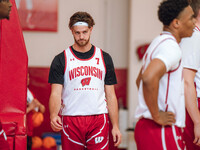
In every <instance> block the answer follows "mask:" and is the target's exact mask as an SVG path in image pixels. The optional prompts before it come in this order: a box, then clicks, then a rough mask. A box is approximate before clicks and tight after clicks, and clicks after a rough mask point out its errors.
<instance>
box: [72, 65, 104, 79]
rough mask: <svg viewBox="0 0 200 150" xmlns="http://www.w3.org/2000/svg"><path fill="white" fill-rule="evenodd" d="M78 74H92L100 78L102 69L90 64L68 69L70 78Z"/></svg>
mask: <svg viewBox="0 0 200 150" xmlns="http://www.w3.org/2000/svg"><path fill="white" fill-rule="evenodd" d="M80 76H93V77H96V78H99V79H100V80H102V77H103V71H102V70H101V69H99V68H96V67H92V66H81V67H77V68H73V69H72V70H70V71H69V79H70V80H72V79H74V78H76V77H80Z"/></svg>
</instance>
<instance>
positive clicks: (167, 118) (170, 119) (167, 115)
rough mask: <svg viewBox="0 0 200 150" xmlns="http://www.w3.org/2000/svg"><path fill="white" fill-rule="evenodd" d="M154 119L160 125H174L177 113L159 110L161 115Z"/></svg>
mask: <svg viewBox="0 0 200 150" xmlns="http://www.w3.org/2000/svg"><path fill="white" fill-rule="evenodd" d="M154 121H155V122H156V123H158V124H160V125H163V126H166V125H170V126H171V125H173V124H174V123H175V122H176V119H175V115H174V113H172V112H163V111H159V116H158V117H157V118H154Z"/></svg>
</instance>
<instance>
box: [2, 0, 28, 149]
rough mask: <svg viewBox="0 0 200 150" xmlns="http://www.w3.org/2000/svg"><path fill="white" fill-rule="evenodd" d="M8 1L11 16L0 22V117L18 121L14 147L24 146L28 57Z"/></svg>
mask: <svg viewBox="0 0 200 150" xmlns="http://www.w3.org/2000/svg"><path fill="white" fill-rule="evenodd" d="M10 1H11V3H12V4H13V7H12V11H11V15H10V20H9V21H8V20H6V19H4V20H2V21H1V22H0V119H1V121H2V122H16V123H17V125H18V126H17V131H16V138H15V139H16V141H15V143H17V142H18V144H17V145H15V150H17V149H20V150H25V149H26V136H25V135H26V126H25V121H26V120H25V119H26V94H27V92H26V91H27V87H26V86H27V79H26V78H27V64H28V58H27V52H26V48H25V44H24V39H23V34H22V30H21V27H20V23H19V18H18V14H17V9H16V6H15V0H10ZM20 141H23V143H21V142H20ZM19 142H20V144H19Z"/></svg>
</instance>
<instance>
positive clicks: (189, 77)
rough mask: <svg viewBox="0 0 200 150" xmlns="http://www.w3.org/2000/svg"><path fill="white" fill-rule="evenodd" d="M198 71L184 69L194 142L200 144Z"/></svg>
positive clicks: (187, 104) (186, 102)
mask: <svg viewBox="0 0 200 150" xmlns="http://www.w3.org/2000/svg"><path fill="white" fill-rule="evenodd" d="M196 72H197V71H196V70H193V69H189V68H184V69H183V78H184V91H185V104H186V109H187V111H188V113H189V115H190V117H191V119H192V121H193V123H194V136H195V139H194V141H193V143H195V144H196V145H199V146H200V112H199V110H198V107H197V94H196V89H195V85H194V78H195V75H196Z"/></svg>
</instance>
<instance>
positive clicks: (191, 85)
mask: <svg viewBox="0 0 200 150" xmlns="http://www.w3.org/2000/svg"><path fill="white" fill-rule="evenodd" d="M191 7H192V9H193V11H194V16H195V18H196V27H195V29H194V33H193V35H192V37H189V38H184V39H182V41H181V44H180V45H181V49H182V51H183V67H184V68H183V77H184V83H185V85H184V87H185V102H186V110H187V111H186V127H185V129H184V134H183V135H184V139H185V142H186V147H187V149H189V150H200V112H199V111H200V103H199V102H200V101H199V100H200V42H199V41H200V29H199V28H200V0H192V1H191ZM195 86H196V87H195Z"/></svg>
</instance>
